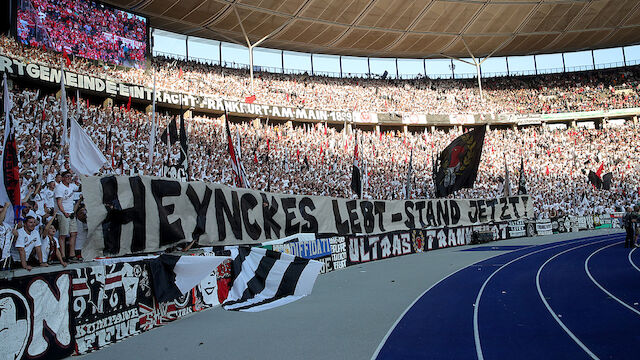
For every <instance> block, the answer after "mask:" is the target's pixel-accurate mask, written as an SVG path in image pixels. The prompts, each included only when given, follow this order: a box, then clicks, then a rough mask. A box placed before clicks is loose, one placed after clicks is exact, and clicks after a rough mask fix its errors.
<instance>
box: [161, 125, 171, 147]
mask: <svg viewBox="0 0 640 360" xmlns="http://www.w3.org/2000/svg"><path fill="white" fill-rule="evenodd" d="M167 136H168V135H167V128H164V131H163V132H162V135H160V141H162V143H163V144H167V145H168V143H167V140H169V139H167Z"/></svg>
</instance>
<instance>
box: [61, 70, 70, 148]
mask: <svg viewBox="0 0 640 360" xmlns="http://www.w3.org/2000/svg"><path fill="white" fill-rule="evenodd" d="M60 111H61V112H62V139H61V140H60V141H61V142H62V145H63V146H64V145H67V142H68V141H67V134H68V133H69V131H67V126H68V125H67V124H68V121H69V120H68V116H69V107H68V106H67V90H66V89H65V88H64V67H61V68H60Z"/></svg>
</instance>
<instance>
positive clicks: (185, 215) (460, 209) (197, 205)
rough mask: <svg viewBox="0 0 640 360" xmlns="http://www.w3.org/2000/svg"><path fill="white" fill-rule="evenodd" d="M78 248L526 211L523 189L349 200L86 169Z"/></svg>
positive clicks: (396, 225) (466, 222) (398, 227)
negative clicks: (487, 195)
mask: <svg viewBox="0 0 640 360" xmlns="http://www.w3.org/2000/svg"><path fill="white" fill-rule="evenodd" d="M82 188H83V194H84V199H85V202H86V205H87V210H88V213H89V214H90V216H88V225H89V234H90V239H89V242H88V244H86V245H85V248H84V249H83V255H84V254H85V253H86V254H87V256H98V255H116V254H117V255H124V254H130V253H134V252H141V251H157V250H160V249H164V248H167V247H170V246H172V245H174V244H175V243H177V242H180V241H185V240H186V241H189V242H190V241H192V240H198V241H199V243H200V244H201V245H250V244H258V243H261V242H264V241H268V240H273V239H280V238H283V237H285V236H290V235H294V234H298V233H314V234H319V235H320V236H319V237H322V236H324V235H329V236H332V235H351V234H366V235H375V234H382V233H387V232H392V231H403V230H405V231H406V230H412V229H429V228H441V227H453V226H471V225H481V224H490V223H496V222H501V221H510V220H517V219H522V218H527V217H529V216H531V215H532V214H533V211H532V204H531V201H530V200H529V197H528V196H513V197H508V198H500V199H491V200H474V199H463V200H454V199H425V200H388V201H383V200H349V199H341V198H331V197H321V196H302V195H284V194H273V193H266V192H262V191H255V190H250V189H238V188H231V187H227V186H224V185H218V184H210V183H204V182H180V181H177V180H171V179H165V178H155V177H146V176H143V177H140V176H135V177H126V176H105V177H87V178H84V179H83V182H82Z"/></svg>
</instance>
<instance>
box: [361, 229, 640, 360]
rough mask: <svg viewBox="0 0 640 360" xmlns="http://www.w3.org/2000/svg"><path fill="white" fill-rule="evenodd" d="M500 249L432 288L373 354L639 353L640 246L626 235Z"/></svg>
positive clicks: (445, 356) (432, 356)
mask: <svg viewBox="0 0 640 360" xmlns="http://www.w3.org/2000/svg"><path fill="white" fill-rule="evenodd" d="M484 250H489V251H490V250H495V249H490V248H489V247H486V248H485V249H484ZM500 250H512V251H510V252H508V253H505V254H502V255H498V256H495V257H492V258H490V259H487V260H484V261H481V262H479V263H476V264H473V265H471V266H468V267H466V268H464V269H462V270H460V271H458V272H456V273H454V274H452V275H450V276H449V277H447V278H445V279H444V280H442V281H440V282H439V283H437V284H435V285H434V286H433V287H431V288H430V289H428V290H427V291H426V292H425V293H424V294H423V295H422V296H420V297H419V298H418V299H417V300H416V301H415V302H414V303H413V305H411V306H410V307H409V309H407V311H406V312H405V313H404V314H403V315H402V317H401V318H400V319H399V320H398V322H397V323H396V324H395V326H394V327H393V328H392V329H391V330H390V332H389V333H388V334H387V336H386V338H385V339H384V340H383V342H382V343H381V344H380V347H379V348H378V350H377V351H376V353H375V354H374V356H373V357H374V358H378V359H518V360H524V359H640V306H639V304H640V249H638V251H635V250H633V251H631V250H630V249H625V248H624V234H621V233H617V234H609V235H604V236H594V237H588V238H580V239H575V240H569V241H563V242H556V243H551V244H545V245H538V246H529V247H514V248H513V249H500Z"/></svg>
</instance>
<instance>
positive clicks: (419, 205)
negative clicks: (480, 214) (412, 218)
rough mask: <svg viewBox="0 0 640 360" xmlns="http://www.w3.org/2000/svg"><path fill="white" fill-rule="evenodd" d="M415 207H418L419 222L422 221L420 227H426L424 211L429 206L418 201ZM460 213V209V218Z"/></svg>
mask: <svg viewBox="0 0 640 360" xmlns="http://www.w3.org/2000/svg"><path fill="white" fill-rule="evenodd" d="M415 205H416V210H417V211H418V220H420V227H425V223H424V214H423V213H422V210H424V209H425V207H426V205H427V204H426V202H424V201H416V203H415ZM459 213H460V209H459V208H458V218H460V214H459Z"/></svg>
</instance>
